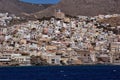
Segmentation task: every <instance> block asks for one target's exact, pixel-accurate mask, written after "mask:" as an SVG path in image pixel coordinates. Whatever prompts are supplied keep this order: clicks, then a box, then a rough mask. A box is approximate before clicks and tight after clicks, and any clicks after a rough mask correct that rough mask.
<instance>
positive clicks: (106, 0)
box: [34, 0, 120, 17]
mask: <svg viewBox="0 0 120 80" xmlns="http://www.w3.org/2000/svg"><path fill="white" fill-rule="evenodd" d="M119 4H120V0H61V2H60V3H58V4H56V5H54V6H52V7H49V8H47V9H45V10H43V11H40V12H38V13H36V14H34V15H36V16H38V17H42V16H52V15H53V12H54V10H55V9H61V10H62V11H63V12H65V13H66V14H69V15H73V16H76V15H86V16H95V15H99V14H114V13H120V5H119Z"/></svg>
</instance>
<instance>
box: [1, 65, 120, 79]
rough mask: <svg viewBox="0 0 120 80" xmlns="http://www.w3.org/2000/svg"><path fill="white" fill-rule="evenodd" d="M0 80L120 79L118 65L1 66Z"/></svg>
mask: <svg viewBox="0 0 120 80" xmlns="http://www.w3.org/2000/svg"><path fill="white" fill-rule="evenodd" d="M0 80H120V66H100V65H97V66H42V67H40V66H39V67H36V66H31V67H1V68H0Z"/></svg>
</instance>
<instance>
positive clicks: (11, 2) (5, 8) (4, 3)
mask: <svg viewBox="0 0 120 80" xmlns="http://www.w3.org/2000/svg"><path fill="white" fill-rule="evenodd" d="M48 6H50V5H37V4H31V3H26V2H22V1H19V0H0V12H9V13H13V14H21V13H33V12H38V11H41V10H43V9H45V8H47V7H48Z"/></svg>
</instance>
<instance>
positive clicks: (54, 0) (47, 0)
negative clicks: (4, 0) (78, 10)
mask: <svg viewBox="0 0 120 80" xmlns="http://www.w3.org/2000/svg"><path fill="white" fill-rule="evenodd" d="M21 1H25V2H31V3H42V4H48V3H52V4H54V3H57V2H59V1H60V0H21Z"/></svg>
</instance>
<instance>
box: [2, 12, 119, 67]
mask: <svg viewBox="0 0 120 80" xmlns="http://www.w3.org/2000/svg"><path fill="white" fill-rule="evenodd" d="M5 15H7V14H5ZM5 15H3V16H5ZM0 16H2V14H0ZM118 16H120V15H119V14H114V15H99V16H95V17H87V16H78V17H77V18H72V17H66V16H65V15H64V13H62V12H61V11H60V10H58V11H56V13H55V17H51V18H50V19H44V20H36V21H28V22H25V23H21V24H15V25H12V26H6V24H5V23H4V22H5V21H4V19H3V18H0V21H1V22H0V24H1V25H5V26H6V27H1V28H0V66H31V65H95V64H108V65H109V64H113V65H120V33H119V30H120V26H112V27H110V25H109V24H107V23H106V24H103V23H99V22H98V21H99V20H101V19H105V18H110V17H118ZM109 28H111V29H116V33H115V32H113V31H112V30H109Z"/></svg>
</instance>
